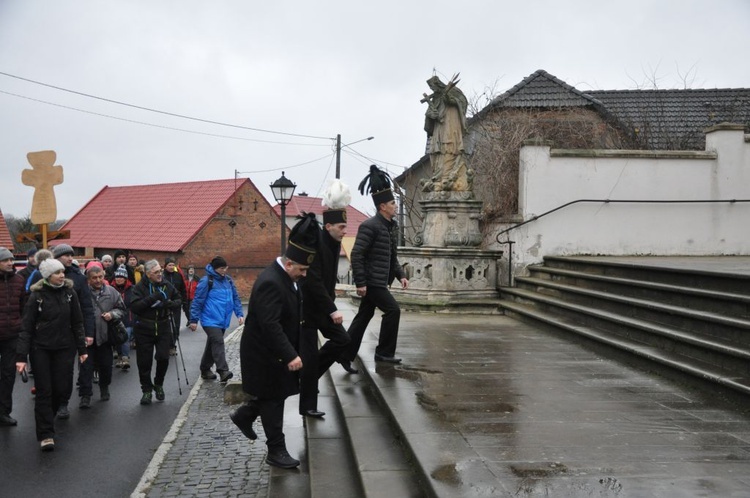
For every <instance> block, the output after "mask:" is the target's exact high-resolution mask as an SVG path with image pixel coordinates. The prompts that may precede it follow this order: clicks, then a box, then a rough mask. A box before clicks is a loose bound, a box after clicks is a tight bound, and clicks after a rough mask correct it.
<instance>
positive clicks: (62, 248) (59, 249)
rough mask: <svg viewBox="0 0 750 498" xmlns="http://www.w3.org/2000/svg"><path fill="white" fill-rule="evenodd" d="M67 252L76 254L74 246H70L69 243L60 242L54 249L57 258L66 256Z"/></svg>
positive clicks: (53, 252) (53, 253)
mask: <svg viewBox="0 0 750 498" xmlns="http://www.w3.org/2000/svg"><path fill="white" fill-rule="evenodd" d="M66 254H70V255H73V254H75V251H74V250H73V248H72V247H70V246H69V245H68V244H58V245H56V246H55V248H54V249H53V250H52V255H53V256H54V257H56V258H59V257H60V256H65V255H66ZM52 273H54V272H52Z"/></svg>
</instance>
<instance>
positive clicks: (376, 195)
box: [359, 164, 394, 207]
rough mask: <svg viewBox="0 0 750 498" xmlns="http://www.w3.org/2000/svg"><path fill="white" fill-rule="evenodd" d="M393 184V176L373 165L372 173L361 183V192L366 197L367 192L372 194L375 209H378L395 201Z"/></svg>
mask: <svg viewBox="0 0 750 498" xmlns="http://www.w3.org/2000/svg"><path fill="white" fill-rule="evenodd" d="M392 183H393V182H392V181H391V176H390V175H389V174H388V173H386V172H385V171H383V170H382V169H380V168H378V167H377V166H375V165H374V164H373V165H371V166H370V172H369V173H368V174H367V176H365V177H364V179H363V180H362V182H360V184H359V192H360V193H361V194H362V195H365V192H367V193H370V194H371V195H372V201H373V202H374V203H375V207H378V205H380V204H381V203H383V202H390V201H392V200H394V197H393V189H392Z"/></svg>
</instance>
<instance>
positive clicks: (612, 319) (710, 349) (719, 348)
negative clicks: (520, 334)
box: [503, 289, 750, 376]
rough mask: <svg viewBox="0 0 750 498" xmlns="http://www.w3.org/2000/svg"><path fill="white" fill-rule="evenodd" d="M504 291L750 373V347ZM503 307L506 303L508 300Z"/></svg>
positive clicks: (632, 337)
mask: <svg viewBox="0 0 750 498" xmlns="http://www.w3.org/2000/svg"><path fill="white" fill-rule="evenodd" d="M503 293H504V295H506V296H507V297H509V298H511V299H512V300H516V301H520V303H521V304H528V305H531V306H535V307H537V308H539V309H540V311H546V312H550V313H555V314H557V315H559V316H560V317H561V319H567V320H569V321H571V322H574V323H577V324H580V325H584V326H588V327H592V328H596V329H599V330H601V331H602V332H606V333H609V334H614V335H617V336H620V337H623V338H626V339H628V340H633V341H636V342H638V343H641V344H644V345H647V346H653V347H658V348H661V349H664V350H667V351H673V352H675V353H678V354H680V355H682V356H684V357H685V358H686V360H687V358H694V359H696V360H700V361H705V362H707V363H711V364H714V365H720V366H721V368H722V369H723V370H725V371H727V372H733V373H734V374H735V375H742V376H745V375H750V348H747V347H741V346H738V345H737V344H734V343H730V342H728V341H721V340H718V339H715V338H713V337H705V336H702V335H700V334H695V333H691V332H688V331H684V330H677V329H674V328H671V327H667V326H663V325H660V324H657V323H653V322H650V321H647V320H641V319H638V318H633V317H630V316H627V315H624V314H619V313H614V312H611V311H607V310H602V309H599V308H596V307H590V306H583V305H579V304H576V303H571V302H569V301H566V300H564V299H560V298H557V297H551V296H547V295H545V294H540V293H536V292H532V291H528V290H524V289H504V290H503ZM503 307H504V308H505V307H506V306H505V303H503Z"/></svg>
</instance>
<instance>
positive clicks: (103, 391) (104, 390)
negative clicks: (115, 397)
mask: <svg viewBox="0 0 750 498" xmlns="http://www.w3.org/2000/svg"><path fill="white" fill-rule="evenodd" d="M99 398H100V399H101V400H102V401H109V386H99Z"/></svg>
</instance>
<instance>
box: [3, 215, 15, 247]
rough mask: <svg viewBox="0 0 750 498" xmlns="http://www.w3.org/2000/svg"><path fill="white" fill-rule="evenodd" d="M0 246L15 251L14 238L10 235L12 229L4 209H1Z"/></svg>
mask: <svg viewBox="0 0 750 498" xmlns="http://www.w3.org/2000/svg"><path fill="white" fill-rule="evenodd" d="M0 247H5V248H6V249H10V252H13V238H12V237H11V236H10V230H8V225H7V224H6V223H5V216H3V212H2V211H0Z"/></svg>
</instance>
